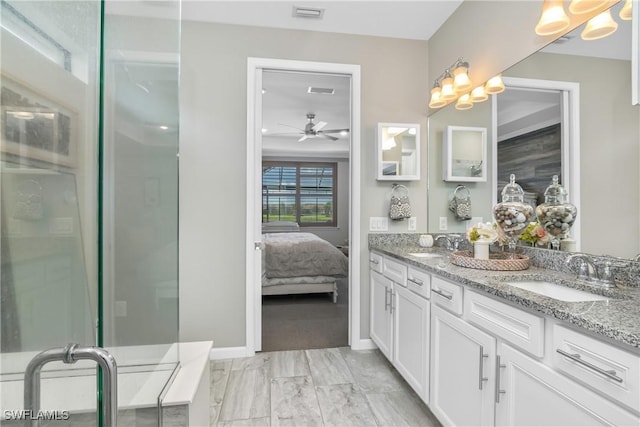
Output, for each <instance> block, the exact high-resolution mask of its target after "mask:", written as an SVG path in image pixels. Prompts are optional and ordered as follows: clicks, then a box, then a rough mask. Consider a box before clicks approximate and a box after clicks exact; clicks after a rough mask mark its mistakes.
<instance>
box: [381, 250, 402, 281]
mask: <svg viewBox="0 0 640 427" xmlns="http://www.w3.org/2000/svg"><path fill="white" fill-rule="evenodd" d="M382 275H383V276H384V277H386V278H387V279H391V280H393V281H394V282H395V283H398V284H400V285H402V286H404V287H406V286H407V266H406V265H405V264H403V263H401V262H399V261H396V260H393V259H391V258H387V257H384V258H383V259H382Z"/></svg>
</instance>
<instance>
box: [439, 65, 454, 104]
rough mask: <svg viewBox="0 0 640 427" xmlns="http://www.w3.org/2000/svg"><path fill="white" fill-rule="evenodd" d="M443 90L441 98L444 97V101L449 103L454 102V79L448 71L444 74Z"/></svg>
mask: <svg viewBox="0 0 640 427" xmlns="http://www.w3.org/2000/svg"><path fill="white" fill-rule="evenodd" d="M441 84H442V89H441V96H442V100H443V101H446V102H449V101H453V100H454V99H456V96H457V95H456V91H455V89H454V88H453V77H451V73H450V72H449V70H446V71H445V72H444V78H443V79H442V83H441Z"/></svg>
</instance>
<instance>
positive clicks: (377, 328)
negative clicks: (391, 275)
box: [369, 270, 393, 360]
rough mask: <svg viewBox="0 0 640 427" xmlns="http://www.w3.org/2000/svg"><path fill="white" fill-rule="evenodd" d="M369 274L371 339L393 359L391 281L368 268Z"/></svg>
mask: <svg viewBox="0 0 640 427" xmlns="http://www.w3.org/2000/svg"><path fill="white" fill-rule="evenodd" d="M369 273H370V274H371V339H372V340H373V342H375V343H376V345H377V346H378V348H379V349H380V351H381V352H382V354H384V355H385V356H386V357H387V359H389V360H393V355H392V353H391V351H392V347H391V343H392V335H391V334H392V333H393V330H392V321H393V317H392V316H391V292H392V291H393V282H392V281H391V280H389V279H387V278H386V277H384V276H383V275H382V274H380V273H377V272H375V271H373V270H370V271H369Z"/></svg>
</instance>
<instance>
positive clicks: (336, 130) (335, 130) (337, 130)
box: [322, 129, 349, 133]
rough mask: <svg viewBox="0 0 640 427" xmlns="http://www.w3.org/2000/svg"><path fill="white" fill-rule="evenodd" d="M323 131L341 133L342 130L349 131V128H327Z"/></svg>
mask: <svg viewBox="0 0 640 427" xmlns="http://www.w3.org/2000/svg"><path fill="white" fill-rule="evenodd" d="M322 132H323V133H340V132H349V129H327V130H323V131H322Z"/></svg>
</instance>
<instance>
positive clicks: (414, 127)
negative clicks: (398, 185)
mask: <svg viewBox="0 0 640 427" xmlns="http://www.w3.org/2000/svg"><path fill="white" fill-rule="evenodd" d="M376 135H377V144H378V147H377V150H376V153H377V156H376V168H377V174H376V175H377V179H378V181H419V180H420V125H419V124H417V123H378V131H377V134H376Z"/></svg>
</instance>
